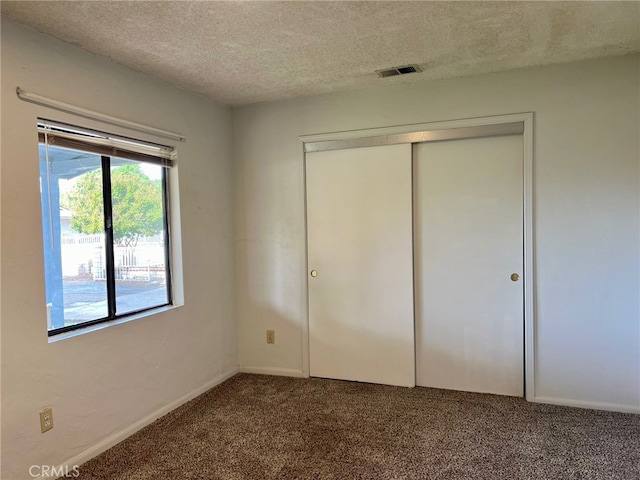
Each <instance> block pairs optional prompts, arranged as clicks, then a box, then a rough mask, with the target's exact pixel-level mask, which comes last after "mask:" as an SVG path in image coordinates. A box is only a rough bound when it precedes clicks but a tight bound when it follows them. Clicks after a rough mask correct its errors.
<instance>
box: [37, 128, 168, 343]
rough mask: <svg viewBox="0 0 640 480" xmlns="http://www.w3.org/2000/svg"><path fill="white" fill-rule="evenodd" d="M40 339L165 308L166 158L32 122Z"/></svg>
mask: <svg viewBox="0 0 640 480" xmlns="http://www.w3.org/2000/svg"><path fill="white" fill-rule="evenodd" d="M38 139H39V158H40V192H41V205H42V231H43V245H44V261H45V284H46V303H47V317H48V318H47V321H48V333H49V336H52V335H55V334H58V333H62V332H66V331H69V330H74V329H77V328H81V327H85V326H87V325H93V324H96V323H100V322H106V321H109V320H114V319H117V318H121V317H125V316H128V315H132V314H135V313H140V312H143V311H146V310H150V309H153V308H157V307H161V306H166V305H171V304H172V298H171V275H170V268H169V267H170V254H169V252H170V250H169V222H168V219H169V212H168V201H167V197H168V194H167V192H168V188H167V182H168V178H167V177H168V175H167V170H168V169H169V168H170V167H171V166H172V157H173V153H174V152H173V149H172V148H171V147H166V146H163V145H156V144H150V143H146V142H142V141H138V140H133V139H130V138H125V137H121V136H117V135H111V134H106V133H102V132H97V131H93V130H89V129H85V128H81V127H74V126H71V125H67V124H62V123H58V122H52V121H49V120H44V119H39V121H38Z"/></svg>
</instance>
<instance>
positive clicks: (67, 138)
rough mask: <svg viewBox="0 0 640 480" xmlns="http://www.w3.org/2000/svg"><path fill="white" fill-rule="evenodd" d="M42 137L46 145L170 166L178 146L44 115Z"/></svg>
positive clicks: (40, 136)
mask: <svg viewBox="0 0 640 480" xmlns="http://www.w3.org/2000/svg"><path fill="white" fill-rule="evenodd" d="M38 141H39V142H41V143H43V144H46V145H51V146H57V147H62V148H71V149H74V150H83V151H87V152H91V153H95V154H98V155H106V156H113V157H119V158H125V159H128V160H135V161H138V162H147V163H152V164H155V165H161V166H163V167H166V168H171V167H172V166H173V165H174V160H175V148H173V147H170V146H167V145H160V144H157V143H151V142H145V141H142V140H137V139H133V138H128V137H125V136H120V135H115V134H111V133H105V132H100V131H97V130H92V129H88V128H84V127H77V126H74V125H69V124H65V123H60V122H54V121H51V120H45V119H41V118H40V119H38Z"/></svg>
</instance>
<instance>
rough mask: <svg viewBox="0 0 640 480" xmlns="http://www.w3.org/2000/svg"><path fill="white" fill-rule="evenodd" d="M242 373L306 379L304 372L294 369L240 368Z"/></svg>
mask: <svg viewBox="0 0 640 480" xmlns="http://www.w3.org/2000/svg"><path fill="white" fill-rule="evenodd" d="M240 372H241V373H256V374H258V375H278V376H280V377H297V378H302V377H304V376H305V375H304V372H303V371H302V370H296V369H294V368H269V367H247V366H242V367H240Z"/></svg>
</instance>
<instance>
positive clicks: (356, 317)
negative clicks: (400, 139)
mask: <svg viewBox="0 0 640 480" xmlns="http://www.w3.org/2000/svg"><path fill="white" fill-rule="evenodd" d="M306 175H307V235H308V266H309V272H307V274H308V275H309V368H310V374H311V376H314V377H325V378H336V379H343V380H356V381H362V382H371V383H383V384H389V385H402V386H414V385H415V352H414V345H415V339H414V319H413V258H412V241H413V237H412V236H413V233H412V203H411V202H412V194H411V145H409V144H405V145H389V146H380V147H366V148H354V149H346V150H334V151H328V152H313V153H307V155H306ZM312 271H313V272H315V273H314V274H313V275H315V276H313V275H312Z"/></svg>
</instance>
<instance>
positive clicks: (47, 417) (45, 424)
mask: <svg viewBox="0 0 640 480" xmlns="http://www.w3.org/2000/svg"><path fill="white" fill-rule="evenodd" d="M52 428H53V407H47V408H45V409H44V410H41V411H40V430H41V431H42V433H44V432H48V431H49V430H51V429H52Z"/></svg>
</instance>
